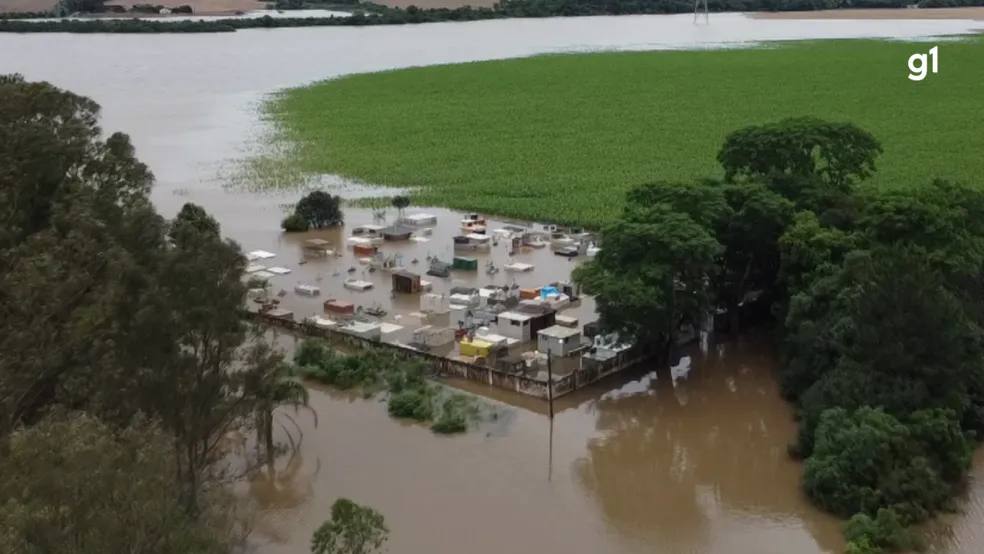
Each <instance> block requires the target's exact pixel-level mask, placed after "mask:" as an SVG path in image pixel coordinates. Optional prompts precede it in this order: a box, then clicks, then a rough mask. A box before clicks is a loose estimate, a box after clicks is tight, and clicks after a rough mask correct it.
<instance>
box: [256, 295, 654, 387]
mask: <svg viewBox="0 0 984 554" xmlns="http://www.w3.org/2000/svg"><path fill="white" fill-rule="evenodd" d="M243 314H244V316H245V317H246V318H247V319H249V320H251V321H255V322H258V323H262V324H266V325H275V326H278V327H283V328H285V329H288V330H290V331H291V332H293V333H296V334H298V335H302V336H307V337H316V338H322V339H325V340H328V341H331V342H335V343H339V344H342V345H345V346H349V347H354V348H383V349H386V350H389V351H391V352H395V353H396V354H397V355H399V356H402V357H405V358H411V357H413V358H417V359H419V360H422V361H423V362H424V363H425V364H427V366H428V368H429V369H430V371H431V373H432V374H433V375H434V376H436V377H457V378H460V379H467V380H469V381H476V382H479V383H485V384H488V385H491V386H493V387H496V388H499V389H503V390H508V391H513V392H516V393H519V394H523V395H526V396H532V397H534V398H540V399H543V400H547V399H548V398H549V395H550V391H549V387H548V382H547V380H546V379H536V378H532V377H527V376H525V375H519V374H516V373H509V372H506V371H501V370H498V369H494V368H491V367H486V366H480V365H475V364H470V363H467V362H462V361H458V360H452V359H450V358H445V357H443V356H436V355H434V354H429V353H427V352H422V351H420V350H413V349H410V348H406V347H404V346H401V345H398V344H391V343H387V342H380V341H375V340H372V339H365V338H362V337H357V336H355V335H352V334H349V333H344V332H341V331H337V330H334V329H330V328H324V327H317V326H315V325H312V324H309V323H301V322H297V321H291V320H286V319H275V318H270V317H266V316H264V315H262V314H259V313H257V312H254V311H249V310H245V311H244V312H243ZM649 357H650V354H649V353H647V352H644V351H643V350H642V349H631V350H627V351H625V352H622V353H620V354H619V355H618V356H616V357H615V358H613V359H611V360H608V361H606V362H605V363H603V364H597V365H596V366H594V367H590V368H584V367H582V368H580V369H576V370H574V371H573V372H571V373H570V374H568V375H565V376H564V377H562V378H559V379H554V386H553V397H554V398H559V397H561V396H563V395H565V394H569V393H572V392H574V391H575V390H577V389H579V388H582V387H585V386H587V385H590V384H591V383H594V382H596V381H599V380H601V379H604V378H605V377H607V376H609V375H612V374H614V373H618V372H619V371H622V370H624V369H626V368H628V367H630V366H633V365H635V364H637V363H641V362H643V361H645V360H647V359H649Z"/></svg>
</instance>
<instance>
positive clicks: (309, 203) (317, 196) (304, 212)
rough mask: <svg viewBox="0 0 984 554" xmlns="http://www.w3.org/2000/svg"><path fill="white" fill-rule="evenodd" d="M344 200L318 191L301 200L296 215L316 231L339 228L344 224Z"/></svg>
mask: <svg viewBox="0 0 984 554" xmlns="http://www.w3.org/2000/svg"><path fill="white" fill-rule="evenodd" d="M341 205H342V198H341V197H340V196H332V195H330V194H328V193H327V192H324V191H321V190H316V191H314V192H309V193H308V194H307V195H305V196H304V198H301V199H300V201H299V202H298V203H297V206H296V207H295V208H294V213H295V214H297V215H299V216H301V217H303V218H304V220H305V221H307V222H308V223H309V224H310V225H311V226H312V227H314V228H315V229H321V228H324V227H337V226H339V225H341V224H342V222H343V217H342V209H341Z"/></svg>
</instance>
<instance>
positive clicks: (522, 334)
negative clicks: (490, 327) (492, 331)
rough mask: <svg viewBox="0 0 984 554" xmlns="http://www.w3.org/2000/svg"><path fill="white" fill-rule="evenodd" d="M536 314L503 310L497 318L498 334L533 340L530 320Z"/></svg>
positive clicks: (522, 339) (521, 339)
mask: <svg viewBox="0 0 984 554" xmlns="http://www.w3.org/2000/svg"><path fill="white" fill-rule="evenodd" d="M533 315H534V314H525V313H521V312H502V313H501V314H499V315H498V316H496V319H497V320H498V321H497V323H496V330H497V331H498V332H499V333H498V334H500V335H502V336H504V337H508V338H511V339H516V340H520V341H527V340H533V336H532V333H531V332H530V321H531V320H532V319H533Z"/></svg>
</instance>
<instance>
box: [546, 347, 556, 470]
mask: <svg viewBox="0 0 984 554" xmlns="http://www.w3.org/2000/svg"><path fill="white" fill-rule="evenodd" d="M550 358H551V356H550V347H549V346H547V403H548V404H549V406H550V446H549V449H550V450H549V453H548V458H547V481H550V480H551V478H552V477H553V424H554V406H553V366H552V365H551V361H550Z"/></svg>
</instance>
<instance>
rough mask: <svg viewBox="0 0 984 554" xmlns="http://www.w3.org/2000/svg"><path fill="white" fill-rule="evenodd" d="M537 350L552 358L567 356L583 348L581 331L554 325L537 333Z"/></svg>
mask: <svg viewBox="0 0 984 554" xmlns="http://www.w3.org/2000/svg"><path fill="white" fill-rule="evenodd" d="M536 344H537V346H536V349H537V350H539V351H540V352H543V353H544V354H546V353H547V352H549V353H550V355H551V356H567V355H569V354H570V353H571V352H572V351H574V350H576V349H578V348H580V347H581V331H579V330H577V329H571V328H570V327H563V326H561V325H554V326H552V327H547V328H546V329H541V330H540V332H538V333H537V341H536Z"/></svg>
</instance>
